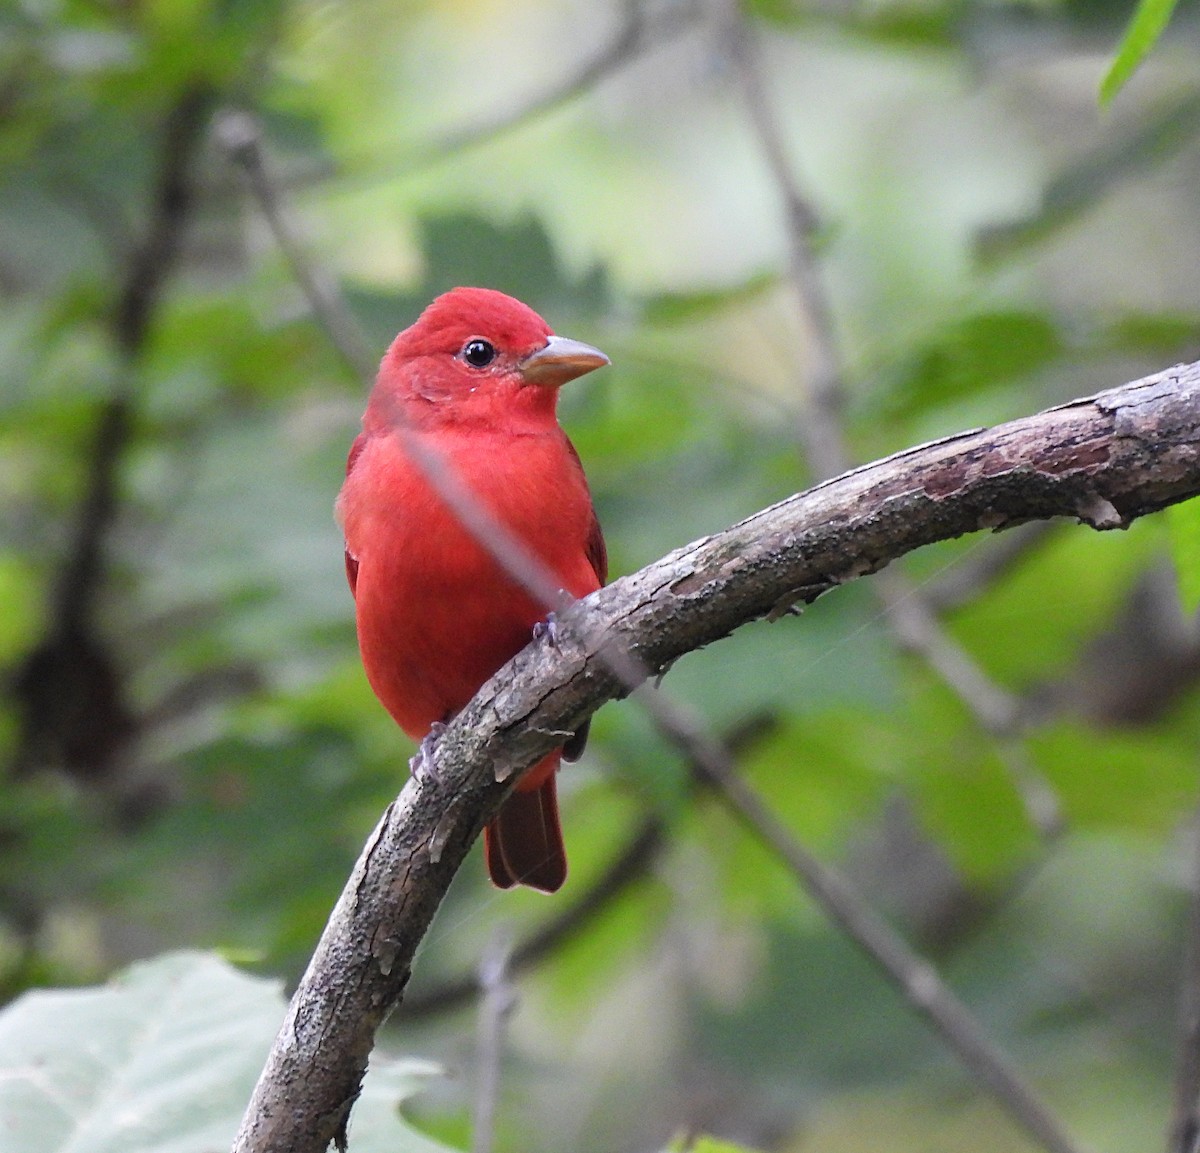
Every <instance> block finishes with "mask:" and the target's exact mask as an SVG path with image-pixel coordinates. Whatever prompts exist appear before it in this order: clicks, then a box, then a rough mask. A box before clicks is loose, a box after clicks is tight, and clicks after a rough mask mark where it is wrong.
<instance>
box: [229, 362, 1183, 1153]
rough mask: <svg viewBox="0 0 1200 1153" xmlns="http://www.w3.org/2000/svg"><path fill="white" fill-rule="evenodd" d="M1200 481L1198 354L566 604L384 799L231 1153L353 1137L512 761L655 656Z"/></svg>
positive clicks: (746, 525)
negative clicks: (413, 974)
mask: <svg viewBox="0 0 1200 1153" xmlns="http://www.w3.org/2000/svg"><path fill="white" fill-rule="evenodd" d="M1197 494H1200V363H1198V364H1190V365H1182V366H1178V367H1176V368H1172V369H1169V370H1167V371H1166V372H1163V373H1159V374H1157V375H1155V376H1151V377H1147V378H1145V379H1143V380H1140V381H1136V382H1134V383H1132V384H1129V385H1126V386H1124V387H1122V388H1118V389H1112V390H1109V391H1107V392H1104V393H1100V394H1098V395H1097V396H1094V397H1089V398H1085V399H1082V400H1077V401H1072V402H1070V403H1068V404H1064V405H1060V406H1058V407H1056V408H1052V409H1048V410H1046V411H1044V412H1041V413H1037V414H1035V415H1033V416H1030V417H1026V418H1024V419H1022V420H1017V421H1012V422H1010V423H1008V424H1004V425H1000V426H998V427H996V428H993V429H983V430H975V431H971V432H965V433H961V434H959V435H957V436H952V437H947V438H945V439H944V440H941V441H936V442H933V443H931V444H927V445H922V446H919V447H917V448H913V449H910V450H907V451H905V452H901V453H898V454H896V455H894V456H891V457H888V458H886V459H884V460H881V461H877V462H875V463H874V464H870V465H866V466H864V467H862V468H858V469H855V470H853V471H852V472H849V473H846V474H844V475H842V476H841V477H838V478H836V479H833V480H829V481H826V482H824V483H822V484H819V485H817V486H816V487H814V488H812V489H810V490H808V491H807V492H804V493H800V494H797V495H795V496H792V497H789V498H788V499H786V500H784V501H781V502H780V503H778V504H776V505H773V506H772V507H770V508H767V509H764V510H762V511H761V512H758V513H756V514H754V515H753V516H751V517H749V518H747V519H746V520H744V521H742V522H741V523H740V524H737V525H734V526H733V527H732V528H729V529H727V530H725V531H724V532H721V533H718V534H716V535H714V536H710V537H705V538H703V539H702V540H699V541H696V542H693V543H692V544H690V545H687V546H685V547H684V548H681V549H678V550H676V551H675V552H673V553H670V554H669V555H668V556H666V557H664V558H662V559H661V560H659V561H657V562H655V563H654V564H651V565H649V566H647V567H646V568H644V569H642V570H640V571H639V572H636V573H633V574H631V575H629V576H627V577H624V578H622V579H620V580H618V581H615V582H614V583H613V584H611V585H609V586H608V587H607V588H604V589H601V590H600V591H599V592H597V593H594V594H593V595H592V596H590V597H588V598H586V599H585V600H583V601H580V602H578V603H576V604H574V605H571V606H569V607H567V608H565V609H564V610H562V611H561V612H560V614H559V622H558V623H559V627H558V629H557V637H556V640H555V641H554V643H551V642H550V641H549V640H542V641H539V642H535V643H534V644H532V645H530V646H529V647H528V648H526V649H525V650H524V651H523V652H522V653H520V654H519V655H518V656H517V657H516V658H514V660H513V661H511V662H509V664H507V665H506V666H505V667H504V668H503V669H501V670H500V671H499V672H498V673H497V674H496V676H495V677H493V678H492V679H491V680H490V681H488V683H487V684H486V685H484V686H483V688H482V689H481V690H480V692H479V693H478V694H477V696H476V697H475V698H474V700H473V701H472V702H471V703H470V704H469V705H468V706H467V707H466V709H464V710H463V712H462V713H460V714H459V716H458V717H457V718H455V720H454V721H453V722H452V723H451V724H450V726H449V727H448V729H447V730H446V732H445V734H444V735H443V737H442V739H441V741H440V742H439V744H438V746H437V749H436V751H435V755H434V769H433V771H432V772H431V773H429V774H425V775H423V776H422V778H421V780H419V781H418V780H415V779H413V780H409V781H408V783H407V784H406V785H405V787H404V789H403V790H402V792H401V793H400V796H399V797H398V798H397V799H396V800H395V801H394V802H392V804H391V805H389V806H388V809H387V811H386V812H385V813H384V815H383V817H382V818H381V820H380V822H379V824H378V826H377V827H376V829H375V831H374V832H373V833H372V835H371V837H370V839H369V840H368V842H367V845H366V848H365V849H364V851H363V854H362V856H361V857H360V858H359V861H358V863H357V864H356V866H355V869H354V872H353V874H352V875H351V877H350V880H349V882H348V883H347V885H346V888H345V890H344V891H343V893H342V896H341V898H340V899H339V901H338V904H337V907H336V908H335V909H334V912H333V914H332V916H331V918H330V921H329V924H328V926H327V927H326V930H325V933H324V934H323V936H322V938H321V941H320V943H319V944H318V946H317V949H316V952H315V953H314V955H313V958H312V961H311V962H310V964H309V967H308V970H307V972H306V973H305V975H304V977H303V979H302V980H301V983H300V986H299V988H298V989H297V991H296V994H295V996H294V997H293V999H292V1003H291V1006H290V1007H289V1010H288V1014H287V1016H286V1018H285V1021H284V1024H283V1026H282V1028H281V1030H280V1033H279V1036H278V1038H277V1039H276V1042H275V1045H274V1047H273V1049H272V1051H271V1054H270V1056H269V1057H268V1060H267V1063H266V1067H265V1068H264V1070H263V1073H262V1076H261V1077H260V1079H259V1083H258V1085H257V1086H256V1088H255V1092H254V1096H253V1098H252V1100H251V1102H250V1105H249V1108H248V1110H247V1113H246V1117H245V1119H244V1120H243V1124H242V1128H241V1131H240V1132H239V1134H238V1138H237V1141H236V1143H235V1146H234V1148H235V1150H236V1151H237V1153H250V1151H252V1150H265V1149H271V1150H273V1151H280V1153H285V1151H286V1153H303V1151H311V1153H320V1151H322V1150H324V1148H325V1147H326V1146H327V1145H328V1143H329V1142H330V1141H331V1140H334V1139H335V1137H337V1136H339V1135H342V1134H344V1132H345V1122H346V1117H347V1115H348V1113H349V1110H350V1107H351V1105H352V1104H353V1102H354V1099H355V1097H356V1096H357V1094H358V1092H359V1088H360V1084H361V1079H362V1075H363V1073H364V1071H365V1069H366V1063H367V1057H368V1054H369V1052H370V1049H371V1046H372V1044H373V1041H374V1036H375V1032H376V1030H377V1029H378V1028H379V1026H380V1024H382V1022H383V1020H384V1019H385V1018H386V1017H387V1015H388V1013H389V1012H390V1011H391V1010H392V1008H393V1007H394V1006H395V1005H396V1004H397V1002H398V1001H399V999H400V997H401V995H402V993H403V991H404V987H405V985H406V983H407V981H408V977H409V974H410V971H411V966H412V961H413V956H414V954H415V951H416V948H417V945H418V943H419V942H420V940H421V938H422V936H423V935H424V933H425V931H426V929H427V928H428V926H429V923H430V921H431V919H432V917H433V914H434V912H435V911H436V909H437V906H438V904H439V903H440V901H441V899H442V896H443V895H444V893H445V892H446V889H447V887H448V886H449V884H450V881H451V879H452V877H453V876H454V873H455V871H456V870H457V868H458V867H459V865H460V864H461V862H462V860H463V858H464V857H465V855H466V853H467V851H468V850H469V848H470V846H471V844H472V843H473V842H474V840H475V838H476V837H477V836H478V834H479V831H480V829H481V828H482V826H483V824H484V823H485V821H486V820H487V819H488V818H489V817H490V816H491V815H492V814H494V813H495V811H496V810H497V808H498V807H499V805H500V804H501V802H502V801H503V800H504V798H505V796H506V795H507V793H508V791H509V790H510V789H511V787H512V783H513V781H514V780H515V779H516V778H517V776H518V775H519V773H520V771H521V770H523V769H525V768H527V767H528V766H529V765H531V764H532V763H533V762H534V761H536V760H537V759H538V758H539V757H540V756H542V755H544V754H545V753H547V752H549V751H550V750H551V749H552V748H554V747H556V746H558V745H560V744H561V743H562V737H563V733H565V732H572V731H574V730H575V729H576V728H577V727H578V726H579V725H580V724H581V723H582V722H583V720H584V719H585V718H586V717H588V716H590V715H591V713H592V712H594V711H595V709H596V708H598V707H599V706H600V705H601V704H603V703H604V702H605V701H606V700H610V699H613V698H615V697H619V696H621V695H623V694H624V693H625V692H626V691H627V687H626V685H625V684H624V682H623V681H622V679H621V677H620V675H619V673H618V671H617V670H618V669H619V668H620V667H622V665H623V663H624V659H623V658H622V656H621V654H630V655H631V656H632V658H633V659H634V660H635V661H637V662H639V663H640V665H641V666H643V667H645V668H647V669H650V670H652V671H658V670H661V669H664V668H666V667H667V666H669V664H670V663H671V662H672V661H673V660H675V659H677V658H678V657H680V656H682V655H683V654H684V653H686V652H689V651H691V650H693V649H697V648H700V647H702V646H703V645H706V644H709V643H711V642H712V641H715V640H718V639H720V638H721V637H724V636H726V635H728V634H729V633H730V632H732V631H733V630H734V629H735V628H737V627H739V626H740V625H742V624H745V623H747V622H749V621H752V620H755V619H758V618H760V617H764V616H770V617H774V616H776V615H778V614H779V613H781V612H782V611H784V610H785V609H786V608H787V607H788V606H791V605H794V604H797V603H800V602H804V603H808V602H811V601H813V600H815V599H816V598H817V597H818V596H820V595H821V594H822V593H824V592H827V591H828V590H829V589H832V588H834V587H836V586H838V585H840V584H844V583H846V582H848V581H850V580H853V579H855V578H856V577H859V576H862V575H865V574H867V573H871V572H875V571H877V570H878V569H881V568H883V567H884V566H885V565H886V564H888V563H889V562H890V561H892V560H895V559H896V558H897V557H900V556H902V555H904V554H905V553H907V552H910V551H912V550H913V549H916V548H919V547H921V546H922V545H925V544H931V543H933V542H935V541H940V540H946V539H950V538H952V537H956V536H960V535H962V534H964V533H967V532H974V531H977V530H979V529H999V528H1003V527H1006V526H1008V525H1011V524H1016V523H1020V522H1022V521H1026V520H1030V519H1046V518H1049V517H1055V516H1066V517H1073V518H1076V519H1078V520H1081V521H1083V522H1084V523H1086V524H1090V525H1091V526H1092V527H1094V528H1097V529H1110V528H1121V527H1125V526H1126V525H1127V524H1128V523H1129V522H1131V521H1132V520H1134V519H1135V518H1137V517H1139V516H1142V515H1144V514H1146V513H1149V512H1153V511H1155V510H1157V509H1160V508H1163V507H1165V506H1166V505H1169V504H1172V503H1175V502H1177V501H1181V500H1184V499H1187V498H1188V497H1191V496H1195V495H1197Z"/></svg>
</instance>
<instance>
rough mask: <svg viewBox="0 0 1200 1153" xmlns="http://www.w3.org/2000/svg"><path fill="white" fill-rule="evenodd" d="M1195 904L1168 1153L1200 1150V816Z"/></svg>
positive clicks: (1193, 830) (1195, 823)
mask: <svg viewBox="0 0 1200 1153" xmlns="http://www.w3.org/2000/svg"><path fill="white" fill-rule="evenodd" d="M1189 835H1190V837H1191V840H1192V846H1191V848H1192V867H1193V872H1192V901H1191V910H1190V913H1189V915H1188V923H1187V939H1186V944H1185V947H1184V952H1183V962H1182V967H1183V972H1182V973H1181V974H1180V979H1179V988H1180V995H1179V1042H1178V1046H1177V1049H1178V1053H1177V1056H1176V1060H1175V1103H1174V1108H1173V1110H1172V1117H1171V1128H1170V1132H1169V1134H1168V1140H1167V1151H1168V1153H1197V1151H1198V1150H1200V813H1196V814H1195V815H1194V816H1193V818H1192V823H1191V827H1190V829H1189Z"/></svg>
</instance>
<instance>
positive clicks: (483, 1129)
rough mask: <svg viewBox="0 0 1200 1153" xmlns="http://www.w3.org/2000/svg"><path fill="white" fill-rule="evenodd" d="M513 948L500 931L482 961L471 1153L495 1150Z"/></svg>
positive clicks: (511, 1003) (510, 1003)
mask: <svg viewBox="0 0 1200 1153" xmlns="http://www.w3.org/2000/svg"><path fill="white" fill-rule="evenodd" d="M511 959H512V951H511V948H510V946H509V943H508V940H507V935H506V934H503V933H497V934H495V935H494V936H493V938H492V940H491V941H490V942H489V944H488V946H487V948H486V949H485V950H484V953H483V958H482V959H481V960H480V962H479V988H480V991H481V992H482V993H483V999H482V1001H481V1002H480V1005H479V1039H478V1041H477V1043H476V1046H475V1114H474V1117H473V1124H472V1134H471V1153H492V1145H493V1143H494V1140H495V1136H496V1104H497V1102H498V1101H499V1098H500V1062H501V1059H502V1057H503V1055H504V1034H505V1026H506V1025H507V1023H508V1018H509V1015H510V1014H511V1013H512V1011H513V1008H514V1007H515V1006H516V1003H517V997H516V992H515V991H514V989H513V987H512V982H511V981H510V980H509V964H510V961H511Z"/></svg>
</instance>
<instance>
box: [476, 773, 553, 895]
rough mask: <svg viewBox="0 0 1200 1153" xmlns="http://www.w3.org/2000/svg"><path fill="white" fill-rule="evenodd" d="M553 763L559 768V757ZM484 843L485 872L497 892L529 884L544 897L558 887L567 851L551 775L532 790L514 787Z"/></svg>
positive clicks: (484, 831) (484, 837) (484, 834)
mask: <svg viewBox="0 0 1200 1153" xmlns="http://www.w3.org/2000/svg"><path fill="white" fill-rule="evenodd" d="M554 760H555V764H554V768H557V767H558V764H557V762H558V757H557V755H555V758H554ZM538 775H540V774H539V773H538V772H537V770H534V773H533V774H531V776H534V778H535V781H536V777H537V776H538ZM522 784H524V782H522ZM483 845H484V852H485V854H486V856H487V867H488V873H489V874H490V875H491V878H492V884H493V885H496V886H497V887H498V888H501V889H511V888H512V887H513V885H528V886H529V887H530V888H531V889H541V891H542V892H543V893H553V892H556V891H557V890H558V889H560V888H562V884H563V882H564V881H565V880H566V879H567V851H566V849H565V848H564V846H563V835H562V826H561V825H560V824H559V823H558V789H557V784H556V777H555V773H554V772H553V771H551V772H550V774H549V776H547V777H546V779H545V780H544V781H543V782H542V783H541V784H540V785H536V784H535V785H534V787H533V788H532V789H530V788H528V787H526V788H524V789H522V788H521V786H518V787H517V790H516V791H515V792H514V793H513V794H512V795H511V796H510V797H509V798H508V800H507V801H505V802H504V805H503V806H502V807H501V809H500V811H499V812H498V813H497V814H496V816H495V817H494V818H493V819H492V821H490V822H489V823H488V825H487V827H486V828H485V829H484V830H483Z"/></svg>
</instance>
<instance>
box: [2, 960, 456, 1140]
mask: <svg viewBox="0 0 1200 1153" xmlns="http://www.w3.org/2000/svg"><path fill="white" fill-rule="evenodd" d="M283 1011H284V1001H283V997H282V994H281V990H280V986H279V982H277V981H273V980H265V979H263V978H261V977H249V976H247V975H245V974H244V973H240V972H238V970H236V969H234V968H233V967H232V966H231V965H229V964H228V963H226V962H225V961H224V960H222V959H220V958H219V957H215V956H212V955H209V954H203V953H177V954H172V955H169V956H165V957H160V958H159V959H157V960H154V961H149V962H145V963H142V964H138V965H134V966H133V967H132V968H131V969H129V970H127V971H126V972H125V973H124V974H122V975H121V976H120V977H118V978H117V979H115V980H114V981H113V982H112V983H111V984H109V985H107V986H104V987H102V988H94V989H72V990H51V991H39V992H34V993H27V994H25V995H24V996H23V997H21V998H19V999H18V1000H17V1001H14V1002H13V1003H12V1004H11V1005H10V1006H8V1008H7V1009H5V1010H4V1012H3V1013H0V1131H3V1133H4V1148H5V1150H6V1153H55V1151H57V1150H66V1149H70V1150H72V1153H108V1151H110V1150H111V1151H113V1153H116V1151H117V1150H120V1151H121V1153H143V1151H144V1153H150V1151H151V1150H153V1151H154V1153H210V1151H211V1150H213V1149H227V1148H228V1147H229V1145H230V1143H231V1142H232V1140H233V1136H234V1133H235V1132H236V1130H237V1126H238V1122H239V1121H240V1119H241V1115H242V1112H243V1110H244V1109H245V1105H246V1101H247V1100H248V1099H249V1097H250V1092H251V1090H252V1089H253V1087H254V1082H255V1079H256V1078H257V1076H258V1071H259V1069H260V1068H261V1066H262V1062H263V1059H264V1057H265V1056H266V1053H267V1050H268V1048H269V1047H270V1044H271V1041H272V1039H273V1037H274V1035H275V1031H276V1029H277V1028H278V1026H279V1021H280V1019H281V1018H282V1016H283ZM430 1071H431V1067H430V1066H427V1065H425V1064H424V1063H420V1062H418V1063H412V1062H405V1063H401V1062H394V1063H392V1064H387V1063H384V1067H383V1068H382V1070H381V1071H376V1070H375V1068H374V1065H373V1066H372V1073H371V1075H369V1076H368V1078H367V1081H366V1083H365V1084H364V1090H363V1096H362V1101H361V1103H360V1105H359V1107H358V1109H357V1110H356V1112H355V1114H354V1116H353V1118H352V1121H351V1126H352V1132H353V1133H354V1134H355V1149H356V1151H360V1153H361V1151H368V1153H370V1151H374V1150H382V1149H385V1148H386V1149H388V1150H389V1151H390V1153H444V1150H445V1146H442V1145H437V1144H435V1143H434V1142H432V1141H429V1140H428V1139H427V1138H424V1137H422V1136H420V1135H419V1134H417V1133H415V1132H414V1131H413V1130H411V1129H409V1128H408V1127H407V1126H403V1125H402V1124H401V1123H400V1122H399V1121H398V1117H397V1114H396V1106H397V1103H398V1102H399V1101H400V1100H401V1099H402V1098H403V1097H404V1096H406V1095H411V1094H412V1092H413V1091H414V1089H415V1088H416V1085H417V1079H418V1077H420V1076H426V1075H428V1074H429V1072H430Z"/></svg>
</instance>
